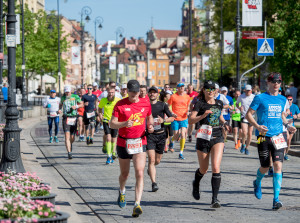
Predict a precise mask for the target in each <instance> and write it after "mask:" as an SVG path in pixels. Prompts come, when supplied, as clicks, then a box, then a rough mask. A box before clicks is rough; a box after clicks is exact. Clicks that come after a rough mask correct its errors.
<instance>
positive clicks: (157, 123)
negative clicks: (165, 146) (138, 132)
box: [153, 118, 161, 130]
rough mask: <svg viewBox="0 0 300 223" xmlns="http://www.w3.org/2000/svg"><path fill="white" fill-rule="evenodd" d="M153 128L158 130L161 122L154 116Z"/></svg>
mask: <svg viewBox="0 0 300 223" xmlns="http://www.w3.org/2000/svg"><path fill="white" fill-rule="evenodd" d="M153 120H154V130H160V129H161V124H160V123H159V118H154V119H153Z"/></svg>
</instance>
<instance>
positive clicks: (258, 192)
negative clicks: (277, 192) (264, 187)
mask: <svg viewBox="0 0 300 223" xmlns="http://www.w3.org/2000/svg"><path fill="white" fill-rule="evenodd" d="M253 186H254V195H255V197H256V198H257V199H261V197H262V192H261V185H259V186H257V184H256V180H254V181H253Z"/></svg>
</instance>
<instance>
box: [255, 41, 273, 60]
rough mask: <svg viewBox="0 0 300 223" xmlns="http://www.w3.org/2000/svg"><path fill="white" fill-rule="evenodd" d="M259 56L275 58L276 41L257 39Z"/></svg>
mask: <svg viewBox="0 0 300 223" xmlns="http://www.w3.org/2000/svg"><path fill="white" fill-rule="evenodd" d="M257 55H258V56H274V39H271V38H267V39H257Z"/></svg>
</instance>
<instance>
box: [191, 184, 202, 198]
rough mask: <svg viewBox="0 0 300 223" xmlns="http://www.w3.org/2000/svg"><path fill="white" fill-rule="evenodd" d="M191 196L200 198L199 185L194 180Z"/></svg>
mask: <svg viewBox="0 0 300 223" xmlns="http://www.w3.org/2000/svg"><path fill="white" fill-rule="evenodd" d="M192 194H193V197H194V198H195V200H200V190H199V186H196V185H195V181H193V193H192Z"/></svg>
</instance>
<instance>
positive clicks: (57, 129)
mask: <svg viewBox="0 0 300 223" xmlns="http://www.w3.org/2000/svg"><path fill="white" fill-rule="evenodd" d="M54 123H55V136H57V135H58V131H59V117H58V116H57V117H56V118H55V119H54Z"/></svg>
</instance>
